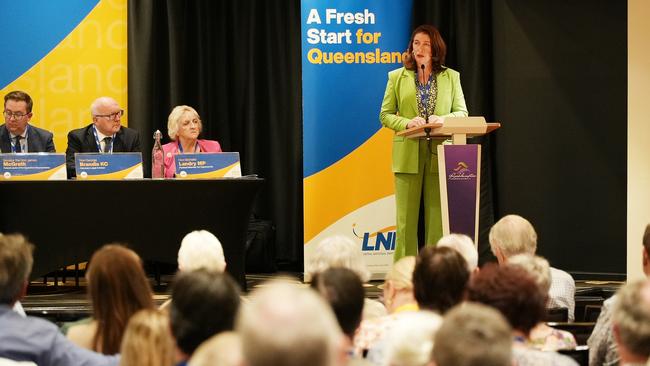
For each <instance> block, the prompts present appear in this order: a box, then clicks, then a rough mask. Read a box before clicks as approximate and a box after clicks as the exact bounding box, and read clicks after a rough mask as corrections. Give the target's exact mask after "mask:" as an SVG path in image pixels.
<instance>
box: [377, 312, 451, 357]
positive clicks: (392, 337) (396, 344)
mask: <svg viewBox="0 0 650 366" xmlns="http://www.w3.org/2000/svg"><path fill="white" fill-rule="evenodd" d="M441 324H442V317H440V315H438V314H436V313H433V312H430V311H420V312H416V313H412V314H409V315H408V316H405V317H402V318H400V321H399V322H397V323H396V324H395V326H394V327H393V328H392V329H391V331H390V334H389V335H387V337H388V341H389V343H388V347H387V350H386V359H387V361H388V362H387V363H386V364H387V365H391V366H425V365H428V364H429V363H430V362H431V352H432V351H433V339H434V337H435V335H436V332H437V331H438V329H439V328H440V325H441Z"/></svg>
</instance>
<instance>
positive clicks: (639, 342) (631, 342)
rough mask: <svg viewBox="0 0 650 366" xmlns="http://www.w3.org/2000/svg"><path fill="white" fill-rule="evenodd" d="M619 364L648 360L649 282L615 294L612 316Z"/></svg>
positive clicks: (649, 329)
mask: <svg viewBox="0 0 650 366" xmlns="http://www.w3.org/2000/svg"><path fill="white" fill-rule="evenodd" d="M612 323H613V329H614V338H615V340H616V344H617V345H618V349H619V355H620V357H621V364H626V363H630V364H633V363H634V364H636V363H643V362H646V361H648V357H650V280H648V279H644V280H638V281H635V282H632V283H628V284H627V285H625V286H624V287H623V288H621V289H620V290H619V292H618V296H617V300H616V304H615V305H614V312H613V315H612Z"/></svg>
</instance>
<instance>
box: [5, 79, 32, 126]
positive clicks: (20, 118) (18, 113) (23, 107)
mask: <svg viewBox="0 0 650 366" xmlns="http://www.w3.org/2000/svg"><path fill="white" fill-rule="evenodd" d="M32 105H33V103H32V98H31V97H30V96H29V94H27V93H25V92H23V91H20V90H15V91H12V92H9V93H7V95H5V104H4V117H5V127H7V130H9V132H11V133H13V134H14V135H22V134H23V132H25V129H26V128H27V124H28V123H29V120H30V119H32Z"/></svg>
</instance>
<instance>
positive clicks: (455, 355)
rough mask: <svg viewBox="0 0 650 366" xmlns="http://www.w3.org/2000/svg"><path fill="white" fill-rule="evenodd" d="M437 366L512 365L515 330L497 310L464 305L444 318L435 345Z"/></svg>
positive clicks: (468, 304)
mask: <svg viewBox="0 0 650 366" xmlns="http://www.w3.org/2000/svg"><path fill="white" fill-rule="evenodd" d="M433 360H434V361H435V363H436V365H438V366H450V365H453V366H511V365H512V330H511V329H510V326H509V325H508V322H507V321H506V319H505V318H504V317H503V315H501V313H499V312H498V311H496V310H494V309H492V308H490V307H488V306H485V305H481V304H476V303H470V302H468V303H464V304H461V305H458V306H456V307H455V308H453V309H451V310H450V311H449V312H447V314H446V315H445V317H444V319H443V322H442V326H441V327H440V329H438V332H437V333H436V336H435V342H434V346H433Z"/></svg>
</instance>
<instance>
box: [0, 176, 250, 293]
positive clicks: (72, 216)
mask: <svg viewBox="0 0 650 366" xmlns="http://www.w3.org/2000/svg"><path fill="white" fill-rule="evenodd" d="M262 182H263V179H259V178H238V179H211V180H174V179H165V180H148V179H147V180H120V181H81V180H77V181H13V182H12V181H5V182H0V232H2V233H13V232H19V233H22V234H24V235H26V236H27V237H28V238H29V240H30V241H31V242H33V243H34V244H35V246H36V250H35V252H34V268H33V270H32V278H38V277H39V276H42V275H44V274H46V273H49V272H52V271H54V270H56V269H59V268H61V267H64V266H66V265H70V264H74V263H79V262H82V261H85V260H88V259H89V258H90V257H91V255H92V253H93V252H94V251H95V250H97V249H98V248H100V247H101V246H102V245H104V244H107V243H115V242H117V243H125V244H127V245H128V247H129V248H131V249H133V250H135V251H136V252H137V253H138V254H139V255H140V257H141V258H143V259H145V260H153V261H159V262H166V263H176V257H177V253H178V248H179V246H180V243H181V240H182V238H183V237H184V236H185V235H186V234H187V233H189V232H190V231H192V230H200V229H205V230H208V231H210V232H212V233H213V234H214V235H216V236H217V237H218V238H219V240H220V241H221V244H222V245H223V250H224V254H225V257H226V262H227V267H226V269H227V271H228V272H229V273H230V274H231V275H232V276H233V277H234V278H235V279H236V280H237V281H238V282H239V283H240V284H241V285H242V288H245V286H246V281H245V273H244V270H245V269H244V261H245V240H246V230H247V227H248V221H249V217H250V214H251V211H252V207H253V202H254V200H255V197H256V195H257V192H258V191H259V189H260V187H261V185H262Z"/></svg>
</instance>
